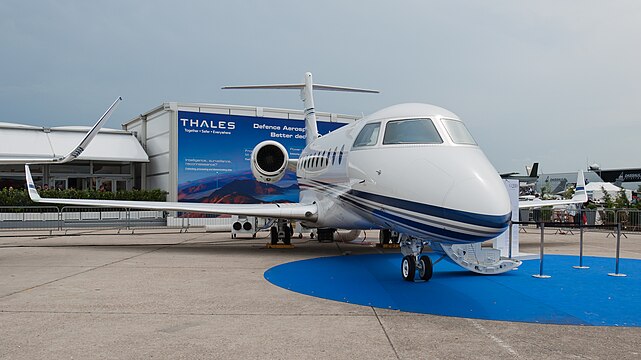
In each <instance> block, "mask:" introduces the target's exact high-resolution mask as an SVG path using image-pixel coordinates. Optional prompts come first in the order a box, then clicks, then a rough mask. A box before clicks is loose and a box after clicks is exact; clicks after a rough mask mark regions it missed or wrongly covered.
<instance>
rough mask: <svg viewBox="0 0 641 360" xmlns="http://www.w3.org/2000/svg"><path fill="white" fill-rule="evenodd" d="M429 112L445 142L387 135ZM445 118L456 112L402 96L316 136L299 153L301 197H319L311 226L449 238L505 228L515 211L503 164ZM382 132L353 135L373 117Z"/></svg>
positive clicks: (479, 236) (461, 239)
mask: <svg viewBox="0 0 641 360" xmlns="http://www.w3.org/2000/svg"><path fill="white" fill-rule="evenodd" d="M410 119H429V120H431V122H432V123H433V124H434V128H435V130H436V131H438V135H439V136H440V138H441V141H440V142H439V143H421V144H418V143H403V142H402V141H396V142H394V141H388V138H391V135H390V136H388V135H387V134H386V133H385V131H386V129H387V124H388V122H394V121H396V124H397V123H398V122H399V121H397V120H410ZM443 119H452V120H458V121H460V120H459V119H458V117H457V116H456V115H454V114H452V113H451V112H449V111H447V110H445V109H442V108H439V107H436V106H432V105H427V104H401V105H396V106H392V107H389V108H386V109H383V110H381V111H379V112H377V113H374V114H372V115H370V116H368V117H366V118H363V119H361V120H359V121H357V122H355V123H352V124H349V125H346V126H344V127H342V128H340V129H337V130H335V131H333V132H332V133H330V134H327V135H325V136H323V137H321V138H319V139H317V140H316V141H314V142H312V143H311V144H309V145H308V146H307V147H306V148H305V149H304V150H303V152H302V154H301V157H300V158H299V161H298V167H297V177H298V180H299V185H300V187H301V194H300V202H301V203H312V202H315V203H316V204H317V205H318V208H319V212H318V220H317V222H315V223H306V225H309V226H311V227H323V228H339V229H375V228H387V229H392V230H395V231H398V232H399V233H403V234H406V235H409V236H413V237H416V238H420V239H425V240H429V241H439V242H446V243H469V242H480V241H484V240H487V239H491V238H493V237H496V236H498V235H499V234H501V233H502V232H503V231H505V228H506V227H507V226H508V222H509V219H510V214H511V207H510V201H509V198H508V194H507V191H506V190H505V187H504V185H503V182H502V181H501V178H500V177H499V175H498V173H497V171H496V170H495V169H494V167H493V166H492V164H491V163H490V162H489V161H488V159H487V158H486V157H485V154H483V152H482V151H481V149H480V148H479V147H478V146H477V145H476V144H470V143H460V142H459V143H457V142H455V141H454V140H453V139H454V137H453V136H451V135H450V132H448V131H452V129H448V128H447V127H446V125H445V122H444V121H443ZM375 123H378V124H379V125H378V126H380V128H379V132H378V136H376V137H375V139H372V141H371V142H370V144H368V145H367V146H354V142H355V140H356V138H357V136H358V135H359V133H360V132H361V130H362V129H363V127H365V126H366V125H367V124H375ZM372 138H374V136H372Z"/></svg>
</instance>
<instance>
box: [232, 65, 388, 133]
mask: <svg viewBox="0 0 641 360" xmlns="http://www.w3.org/2000/svg"><path fill="white" fill-rule="evenodd" d="M223 89H295V90H300V99H301V100H302V101H303V106H304V114H305V135H306V142H307V144H308V145H309V144H311V143H312V142H314V140H316V139H317V138H318V137H319V136H320V134H319V133H318V126H317V125H316V109H315V107H314V94H313V90H326V91H346V92H360V93H374V94H377V93H379V91H378V90H369V89H359V88H351V87H344V86H333V85H321V84H314V82H313V81H312V73H310V72H306V73H305V79H304V82H303V83H302V84H274V85H243V86H224V87H223Z"/></svg>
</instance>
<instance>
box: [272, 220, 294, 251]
mask: <svg viewBox="0 0 641 360" xmlns="http://www.w3.org/2000/svg"><path fill="white" fill-rule="evenodd" d="M293 233H294V229H293V228H292V226H291V224H289V223H288V222H287V220H284V219H278V220H277V221H276V225H275V226H272V227H271V228H270V229H269V235H270V242H271V244H272V245H276V244H278V240H282V241H283V244H285V245H291V243H292V234H293Z"/></svg>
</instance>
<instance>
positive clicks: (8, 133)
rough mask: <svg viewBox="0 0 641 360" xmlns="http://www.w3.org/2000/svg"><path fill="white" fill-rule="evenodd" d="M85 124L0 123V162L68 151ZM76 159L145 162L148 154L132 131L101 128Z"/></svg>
mask: <svg viewBox="0 0 641 360" xmlns="http://www.w3.org/2000/svg"><path fill="white" fill-rule="evenodd" d="M89 129H90V128H89V127H81V126H66V127H65V126H63V127H54V128H46V127H38V126H31V125H22V124H11V123H0V162H1V161H2V158H18V157H25V158H30V157H33V158H49V157H51V158H53V157H57V156H62V155H65V154H67V153H69V152H70V151H71V150H73V148H74V147H75V146H77V145H78V143H79V142H80V141H81V140H82V138H83V137H84V136H85V134H86V133H87V131H89ZM78 160H98V161H119V162H120V161H122V162H148V161H149V157H148V156H147V153H146V152H145V150H144V149H143V148H142V146H141V145H140V143H139V142H138V140H137V139H136V137H135V136H134V135H133V133H131V132H129V131H125V130H116V129H102V130H100V132H99V133H98V135H97V136H96V138H95V139H94V140H93V141H92V142H91V144H89V146H88V147H87V149H86V150H85V151H84V152H83V153H82V154H81V155H80V156H79V157H78Z"/></svg>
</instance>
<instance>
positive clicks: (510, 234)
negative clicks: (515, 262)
mask: <svg viewBox="0 0 641 360" xmlns="http://www.w3.org/2000/svg"><path fill="white" fill-rule="evenodd" d="M513 225H514V224H512V220H510V226H508V228H507V231H509V234H508V239H509V246H508V258H509V259H511V258H512V226H513Z"/></svg>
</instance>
